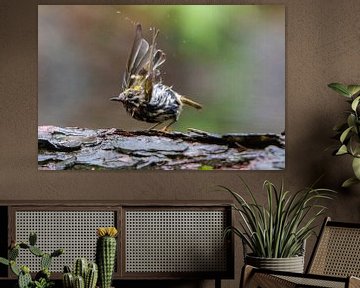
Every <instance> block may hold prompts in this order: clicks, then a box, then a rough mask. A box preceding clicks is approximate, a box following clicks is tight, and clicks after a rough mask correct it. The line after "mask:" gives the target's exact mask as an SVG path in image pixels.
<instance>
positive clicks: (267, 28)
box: [38, 5, 285, 171]
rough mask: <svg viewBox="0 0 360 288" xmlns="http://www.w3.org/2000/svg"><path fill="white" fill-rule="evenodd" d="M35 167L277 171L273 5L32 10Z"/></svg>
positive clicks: (278, 55) (280, 47) (280, 139)
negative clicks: (35, 25) (35, 30)
mask: <svg viewBox="0 0 360 288" xmlns="http://www.w3.org/2000/svg"><path fill="white" fill-rule="evenodd" d="M38 125H39V126H38V149H39V153H38V168H39V169H40V170H65V169H68V170H70V169H71V170H95V171H97V170H108V169H114V170H142V169H154V170H281V169H284V168H285V133H284V131H285V7H284V5H114V6H112V5H39V6H38Z"/></svg>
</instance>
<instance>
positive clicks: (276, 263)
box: [245, 255, 304, 273]
mask: <svg viewBox="0 0 360 288" xmlns="http://www.w3.org/2000/svg"><path fill="white" fill-rule="evenodd" d="M245 263H246V264H248V265H251V266H254V267H258V268H263V269H270V270H275V271H287V272H298V273H303V272H304V256H295V257H289V258H263V257H255V256H251V255H246V256H245Z"/></svg>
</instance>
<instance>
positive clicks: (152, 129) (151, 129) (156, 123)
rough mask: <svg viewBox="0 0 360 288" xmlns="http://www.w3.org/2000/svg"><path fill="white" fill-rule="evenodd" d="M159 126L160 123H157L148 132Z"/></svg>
mask: <svg viewBox="0 0 360 288" xmlns="http://www.w3.org/2000/svg"><path fill="white" fill-rule="evenodd" d="M160 124H161V122H158V123H156V124H155V125H153V126H151V127H150V128H149V129H148V130H149V131H150V130H153V129H154V128H155V127H157V126H158V125H160Z"/></svg>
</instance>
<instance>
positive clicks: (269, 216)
mask: <svg viewBox="0 0 360 288" xmlns="http://www.w3.org/2000/svg"><path fill="white" fill-rule="evenodd" d="M243 183H244V186H245V188H246V189H245V190H246V191H247V194H248V195H249V196H250V198H251V201H246V200H245V198H244V197H243V196H241V195H240V194H238V193H236V192H234V191H233V190H231V189H229V188H227V187H224V186H221V187H222V188H223V189H225V190H226V191H228V192H229V193H230V194H231V195H232V196H233V197H234V198H235V201H236V204H234V205H233V208H234V209H235V211H237V212H238V214H239V215H240V221H239V225H240V227H234V226H233V227H229V228H228V229H226V233H228V232H233V233H234V234H235V235H236V236H239V237H240V238H241V240H242V242H243V245H244V247H245V248H247V249H244V258H245V264H249V265H252V266H255V267H259V268H265V269H271V270H279V271H290V272H300V273H302V272H303V270H304V247H305V241H306V239H308V238H309V236H310V235H311V234H313V233H314V228H315V227H316V225H315V223H314V222H315V220H316V219H317V218H318V217H319V216H320V215H322V214H323V213H324V211H325V209H326V207H324V206H322V205H319V204H318V203H317V202H318V200H321V199H331V194H332V193H333V192H334V191H332V190H329V189H314V188H311V187H310V188H305V189H302V190H300V191H298V192H296V193H290V191H285V189H284V186H283V184H282V185H281V187H280V188H277V187H275V185H274V184H273V183H271V182H270V181H268V180H266V181H265V182H264V189H265V190H266V193H267V203H266V205H265V206H264V205H261V204H260V203H259V202H258V201H257V200H256V198H255V196H254V193H253V192H252V191H251V189H250V188H249V187H248V186H247V185H246V183H245V182H244V181H243ZM247 250H250V253H247Z"/></svg>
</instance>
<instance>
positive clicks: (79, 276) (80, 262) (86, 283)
mask: <svg viewBox="0 0 360 288" xmlns="http://www.w3.org/2000/svg"><path fill="white" fill-rule="evenodd" d="M97 279H98V267H97V265H96V263H92V262H90V263H88V261H87V260H86V259H85V258H78V259H76V261H75V263H74V272H73V273H72V272H71V269H70V267H69V266H65V267H64V273H63V287H64V288H95V287H96V282H97Z"/></svg>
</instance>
